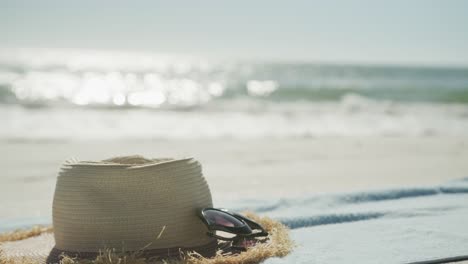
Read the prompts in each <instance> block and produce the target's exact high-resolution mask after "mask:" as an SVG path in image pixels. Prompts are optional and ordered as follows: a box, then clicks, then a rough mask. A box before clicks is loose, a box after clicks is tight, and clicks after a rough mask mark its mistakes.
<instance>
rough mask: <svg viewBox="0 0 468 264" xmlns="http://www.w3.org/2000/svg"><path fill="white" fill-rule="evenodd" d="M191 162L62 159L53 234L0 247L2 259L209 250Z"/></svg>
mask: <svg viewBox="0 0 468 264" xmlns="http://www.w3.org/2000/svg"><path fill="white" fill-rule="evenodd" d="M212 206H213V205H212V200H211V193H210V189H209V187H208V184H207V183H206V181H205V179H204V177H203V175H202V169H201V165H200V163H199V162H197V161H196V160H194V159H193V158H186V159H159V160H154V159H152V160H149V159H145V158H143V157H140V156H132V157H119V158H113V159H109V160H104V161H100V162H89V161H81V162H78V161H69V162H66V163H64V164H63V166H62V167H61V170H60V172H59V175H58V177H57V185H56V189H55V195H54V202H53V226H54V232H53V234H52V233H43V234H41V235H39V236H35V237H31V238H28V239H23V240H19V241H14V242H7V243H3V244H1V245H0V251H2V254H3V257H5V258H9V259H12V258H30V259H31V260H33V261H34V262H37V263H58V262H59V260H60V258H61V254H63V253H64V254H66V255H69V256H71V257H75V256H78V257H80V258H81V257H83V258H94V257H96V255H98V254H99V252H100V251H102V250H105V249H115V250H117V251H123V252H133V251H139V250H142V252H143V253H144V255H145V256H147V257H161V258H165V257H172V256H178V255H179V254H180V251H196V252H198V253H199V254H201V255H203V256H207V257H209V256H213V255H215V253H216V246H217V242H216V240H214V239H213V238H210V237H209V236H207V235H206V231H207V230H206V227H205V226H204V225H203V223H202V222H201V221H200V220H199V219H198V217H197V214H196V212H197V210H199V209H201V208H204V207H212Z"/></svg>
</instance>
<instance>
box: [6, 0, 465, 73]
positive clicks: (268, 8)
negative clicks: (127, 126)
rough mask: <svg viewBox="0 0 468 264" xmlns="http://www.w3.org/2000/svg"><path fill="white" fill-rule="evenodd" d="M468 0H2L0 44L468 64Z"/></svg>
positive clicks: (287, 58) (309, 59) (312, 59)
mask: <svg viewBox="0 0 468 264" xmlns="http://www.w3.org/2000/svg"><path fill="white" fill-rule="evenodd" d="M467 12H468V1H463V0H437V1H436V0H392V1H387V0H385V1H384V0H341V1H338V0H327V1H325V0H324V1H312V0H309V1H274V0H270V1H254V0H250V1H248V0H236V1H219V0H218V1H215V0H212V1H204V0H200V1H179V0H172V1H157V0H145V1H143V0H141V1H119V0H114V1H108V0H101V1H90V0H80V1H63V0H56V1H52V0H41V1H35V0H34V1H33V0H31V1H23V0H12V1H5V0H0V48H3V49H12V48H13V49H16V48H53V49H55V48H60V49H91V50H122V51H138V52H140V51H143V52H153V53H162V54H165V53H169V54H187V55H196V56H205V57H214V58H233V59H252V60H279V61H301V62H360V63H401V64H435V65H468V15H467Z"/></svg>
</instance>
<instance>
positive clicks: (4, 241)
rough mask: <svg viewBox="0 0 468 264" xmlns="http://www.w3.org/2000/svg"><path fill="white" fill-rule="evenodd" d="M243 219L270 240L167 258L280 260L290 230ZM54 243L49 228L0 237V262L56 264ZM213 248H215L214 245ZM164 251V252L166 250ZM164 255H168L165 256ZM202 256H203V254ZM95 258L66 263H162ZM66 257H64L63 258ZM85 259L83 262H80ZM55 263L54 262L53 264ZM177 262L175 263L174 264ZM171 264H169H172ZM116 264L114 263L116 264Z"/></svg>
mask: <svg viewBox="0 0 468 264" xmlns="http://www.w3.org/2000/svg"><path fill="white" fill-rule="evenodd" d="M245 215H246V216H247V217H249V218H251V219H253V220H255V221H256V222H258V223H260V224H261V225H262V226H263V227H264V228H265V230H266V231H268V232H269V239H268V241H267V242H265V243H258V244H256V245H255V246H253V247H251V248H249V249H248V250H247V251H245V252H242V253H239V254H231V255H226V254H223V253H222V252H221V251H218V252H217V253H216V255H215V256H209V255H207V254H206V252H203V249H198V250H197V249H192V250H189V249H185V250H178V249H174V250H171V252H169V253H172V254H170V256H166V258H168V257H180V263H198V264H202V263H210V264H214V263H228V264H229V263H259V262H261V261H263V260H265V259H267V258H270V257H283V256H285V255H287V254H288V253H289V252H290V251H291V250H292V246H293V243H292V241H291V239H290V237H289V230H288V229H287V227H285V226H284V225H283V224H281V223H280V222H278V221H275V220H273V219H270V218H268V217H259V216H257V215H255V214H253V213H245ZM54 246H55V241H54V236H53V233H52V230H51V229H50V228H37V227H36V228H34V229H32V230H29V231H15V232H12V233H8V234H3V235H0V259H1V260H2V261H4V263H8V264H29V263H58V262H59V259H61V258H62V256H63V255H62V253H63V251H61V250H58V249H55V248H54ZM214 246H216V245H214ZM166 250H167V249H166ZM166 253H167V252H166ZM204 253H205V254H204ZM92 254H94V255H82V256H76V254H75V256H73V255H71V256H69V257H65V258H67V263H71V264H81V263H85V262H86V263H89V259H90V258H91V259H94V261H93V263H96V264H97V263H104V262H103V261H102V259H103V257H104V255H105V257H106V258H113V259H115V260H116V261H118V260H119V258H120V259H123V258H125V259H126V260H127V263H130V262H129V260H134V261H131V262H138V261H147V260H149V259H159V260H160V259H164V258H163V257H161V251H158V250H155V251H153V252H151V250H149V251H148V250H142V251H140V252H128V253H116V252H112V251H109V252H101V253H100V254H99V253H92ZM65 255H66V254H65ZM82 258H83V259H87V260H86V261H81V260H82ZM55 261H56V262H55ZM173 262H175V263H176V262H177V261H173ZM173 262H171V263H173ZM116 263H117V262H116Z"/></svg>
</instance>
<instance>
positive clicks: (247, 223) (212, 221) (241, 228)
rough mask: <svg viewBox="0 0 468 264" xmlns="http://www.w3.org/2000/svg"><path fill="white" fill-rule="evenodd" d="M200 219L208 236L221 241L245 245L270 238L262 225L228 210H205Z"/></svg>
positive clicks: (201, 212) (202, 211)
mask: <svg viewBox="0 0 468 264" xmlns="http://www.w3.org/2000/svg"><path fill="white" fill-rule="evenodd" d="M199 217H200V219H201V220H202V221H203V223H204V224H205V225H206V226H207V227H208V232H207V234H208V235H209V236H211V237H214V238H217V239H219V240H223V241H233V242H235V243H236V244H237V243H239V242H241V243H242V244H245V243H247V240H248V239H252V238H257V237H266V236H268V232H267V231H265V229H264V228H263V227H262V226H261V225H260V224H258V223H256V222H255V221H253V220H251V219H249V218H247V217H245V216H242V215H240V214H237V213H234V212H229V211H228V210H226V209H216V208H204V209H202V210H201V211H200V212H199Z"/></svg>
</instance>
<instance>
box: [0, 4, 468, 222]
mask: <svg viewBox="0 0 468 264" xmlns="http://www.w3.org/2000/svg"><path fill="white" fill-rule="evenodd" d="M466 10H468V2H466V1H456V0H453V1H434V0H424V1H422V0H415V1H403V0H395V1H375V0H362V1H335V0H332V1H282V2H279V1H278V2H276V1H231V2H227V1H132V2H129V1H87V0H84V1H50V0H44V1H23V0H17V1H5V0H0V120H1V124H0V158H1V159H0V160H1V161H0V167H1V168H2V173H1V174H0V186H1V187H2V190H1V192H0V200H1V202H0V209H1V210H0V231H1V230H9V229H12V228H16V227H23V226H28V225H30V224H33V223H45V224H48V223H50V221H51V217H50V214H51V200H52V196H53V190H54V185H55V177H56V175H57V171H58V169H59V166H60V164H61V163H62V162H63V161H64V160H66V159H68V158H71V157H76V158H78V159H84V160H89V159H99V160H100V159H105V158H108V157H109V156H116V155H127V154H142V155H145V156H149V157H161V156H194V157H196V158H197V159H199V160H200V161H201V162H202V164H203V166H204V171H205V176H206V178H207V180H208V182H209V183H210V186H211V189H212V193H213V198H214V201H215V205H216V206H231V205H232V206H236V205H239V203H238V201H239V200H245V199H250V201H254V200H255V201H258V200H262V199H266V200H269V199H283V198H285V197H289V198H291V197H296V196H301V195H310V194H316V193H330V192H342V191H357V190H368V189H375V188H390V187H395V186H414V185H418V186H420V185H430V184H438V183H441V182H444V181H446V180H450V179H456V178H460V177H466V176H467V174H468V162H467V160H468V145H467V144H468V141H467V139H468V137H467V135H468V30H467V25H468V16H467V15H466ZM260 203H262V202H260Z"/></svg>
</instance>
